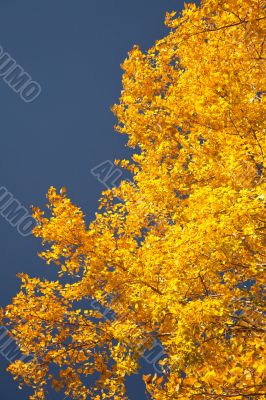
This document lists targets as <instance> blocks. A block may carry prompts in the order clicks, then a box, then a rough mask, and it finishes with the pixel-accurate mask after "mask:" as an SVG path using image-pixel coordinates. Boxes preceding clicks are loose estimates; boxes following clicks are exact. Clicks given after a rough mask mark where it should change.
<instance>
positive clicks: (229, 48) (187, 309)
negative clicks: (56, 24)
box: [3, 0, 266, 400]
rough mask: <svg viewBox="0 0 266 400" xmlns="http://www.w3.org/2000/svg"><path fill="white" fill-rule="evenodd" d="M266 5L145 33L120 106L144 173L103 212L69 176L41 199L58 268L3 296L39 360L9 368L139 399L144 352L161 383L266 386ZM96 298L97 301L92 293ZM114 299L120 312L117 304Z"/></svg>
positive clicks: (203, 11) (90, 391)
mask: <svg viewBox="0 0 266 400" xmlns="http://www.w3.org/2000/svg"><path fill="white" fill-rule="evenodd" d="M265 10H266V4H265V1H263V0H203V1H202V3H201V5H200V6H199V7H197V6H196V5H195V4H188V5H185V8H184V10H183V12H182V13H181V14H180V15H176V13H174V12H173V13H169V14H167V16H166V24H167V26H168V27H169V34H168V35H167V36H166V37H164V38H162V39H161V40H158V41H157V42H156V43H155V45H154V46H153V47H152V48H151V49H150V50H148V51H147V52H145V53H144V52H142V51H141V50H140V49H139V47H134V48H133V49H132V50H131V51H130V53H129V55H128V58H127V59H126V60H125V61H124V63H123V65H122V68H123V70H124V74H123V91H122V93H121V97H120V100H119V103H118V104H117V105H115V106H114V107H113V111H114V113H115V115H116V116H117V119H118V123H117V126H116V129H117V131H118V132H119V133H121V134H124V135H127V136H128V144H129V146H131V147H132V148H133V149H134V150H133V152H134V154H133V156H132V158H130V159H128V160H121V161H117V164H118V165H120V166H121V168H125V169H127V170H128V171H129V173H130V174H131V179H129V180H122V181H121V183H120V184H119V186H118V187H117V188H112V189H110V190H106V191H105V192H104V193H103V196H102V198H101V200H100V206H99V211H98V212H97V214H96V217H95V220H94V221H92V222H91V223H90V224H89V226H86V223H85V221H84V214H83V212H82V211H81V210H80V209H79V208H78V207H77V206H75V205H74V204H72V202H71V201H70V200H69V198H68V197H67V194H66V192H65V190H61V192H60V193H58V192H57V191H56V189H55V188H50V189H49V192H48V195H47V197H48V205H47V210H45V211H42V210H40V209H38V208H34V217H35V218H36V220H37V221H38V225H37V227H36V228H35V230H34V234H35V236H37V237H39V238H41V239H42V241H43V244H44V251H43V252H42V253H41V254H40V256H41V257H42V258H44V259H45V260H46V261H47V263H48V264H50V263H52V264H53V265H54V266H55V268H57V269H58V280H56V281H49V280H41V279H39V278H38V277H33V278H32V277H29V276H27V275H26V274H22V275H21V276H20V277H21V280H22V286H21V290H20V292H19V293H18V294H17V295H16V297H15V298H14V299H13V302H12V304H11V305H9V306H7V307H6V308H5V310H4V311H3V321H5V323H6V324H9V326H10V329H11V330H12V333H13V335H14V336H15V338H16V340H17V342H18V343H19V345H20V349H21V351H22V352H23V353H25V354H28V353H30V354H31V355H32V357H31V358H30V360H28V361H21V360H19V361H16V362H14V363H13V364H11V366H10V367H9V370H10V371H11V373H12V374H13V375H14V376H15V378H16V379H18V381H19V382H20V383H21V384H27V385H30V386H31V387H33V389H34V394H33V395H32V396H31V399H32V400H42V399H44V398H46V397H45V396H46V390H47V387H49V386H52V387H54V388H55V389H56V390H58V391H62V392H63V393H64V394H65V395H67V396H69V397H70V398H73V399H77V400H85V399H92V400H102V399H114V400H122V399H126V398H127V396H126V387H125V380H126V377H127V376H129V375H131V374H135V373H138V371H139V364H140V359H141V357H142V355H143V352H144V351H145V350H147V349H151V348H152V346H153V345H154V343H155V342H156V343H160V344H161V346H162V347H163V349H164V352H165V354H164V355H163V357H162V358H161V360H159V361H158V363H157V365H156V368H155V365H154V368H155V370H154V374H151V375H146V376H144V377H143V379H144V381H145V385H146V389H147V398H150V399H153V400H169V399H180V400H182V399H184V400H187V399H195V400H196V399H206V400H208V399H217V400H218V399H219V400H220V399H224V398H232V399H244V398H246V399H263V398H264V396H265V385H264V381H263V378H264V373H265V369H264V368H265V367H264V364H265V360H264V357H263V349H264V339H265V329H264V324H263V322H264V321H263V319H264V312H263V310H264V304H263V299H264V298H263V282H264V279H263V278H264V276H263V270H264V267H265V265H266V257H265V243H266V241H265V235H266V221H265V196H266V181H265V165H264V154H265V151H266V141H265V132H266V12H265ZM92 301H94V305H95V304H97V306H96V307H95V306H92ZM106 309H108V310H109V311H111V314H110V315H109V316H107V317H106Z"/></svg>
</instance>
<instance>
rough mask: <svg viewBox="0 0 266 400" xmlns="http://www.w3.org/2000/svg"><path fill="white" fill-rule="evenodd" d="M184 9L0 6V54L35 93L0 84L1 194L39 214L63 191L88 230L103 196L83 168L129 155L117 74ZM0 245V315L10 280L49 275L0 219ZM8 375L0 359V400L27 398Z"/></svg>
mask: <svg viewBox="0 0 266 400" xmlns="http://www.w3.org/2000/svg"><path fill="white" fill-rule="evenodd" d="M182 7H183V1H180V0H134V1H128V0H114V1H110V0H98V1H93V0H76V1H73V0H72V1H71V0H46V1H40V0H39V1H38V0H24V1H22V0H0V46H2V48H3V50H4V51H5V52H8V53H9V54H10V56H12V57H13V58H14V59H15V60H16V62H17V64H19V65H21V66H22V67H23V68H24V69H25V71H27V73H29V74H30V75H31V77H32V79H33V80H35V81H37V82H38V83H39V84H40V85H41V87H42V92H41V94H40V96H39V97H38V98H37V99H36V100H35V101H34V102H32V103H25V102H23V101H22V99H21V97H20V96H19V94H17V93H15V92H14V91H13V90H12V89H11V88H10V87H9V86H8V85H7V84H6V83H5V82H4V81H3V79H2V78H1V77H0V104H1V114H0V132H1V141H0V186H5V187H6V188H7V189H8V190H9V191H10V192H11V193H12V194H13V196H14V197H15V198H16V199H18V201H19V202H20V203H21V204H23V205H24V206H25V207H27V208H28V207H29V206H30V205H31V204H34V205H39V206H43V205H44V204H45V202H46V200H45V194H46V192H47V189H48V188H49V186H51V185H52V186H55V187H57V188H60V187H62V186H66V187H67V190H68V195H69V196H70V197H71V199H72V201H73V202H74V203H76V204H78V205H79V206H80V207H81V208H82V210H83V211H84V212H85V213H86V215H87V219H88V220H91V219H92V218H93V217H94V214H95V212H96V210H97V204H98V199H99V197H100V193H101V191H102V190H103V189H104V187H103V185H102V184H101V183H100V182H98V181H97V179H96V178H95V177H94V176H93V175H92V174H91V173H90V170H91V168H93V167H94V166H96V165H97V164H99V163H101V162H103V161H105V160H114V159H115V158H125V157H126V156H127V155H128V154H129V149H128V148H126V147H125V144H126V137H122V136H120V135H119V134H117V133H115V131H114V129H113V125H114V124H115V118H114V117H113V115H112V113H111V111H110V107H111V106H112V105H113V104H114V103H115V102H117V101H118V98H119V95H120V91H121V76H122V71H121V69H120V64H121V62H122V61H123V60H124V59H125V57H126V56H127V52H128V51H129V50H130V49H131V48H132V47H133V45H134V44H139V45H140V47H141V48H142V49H148V48H149V47H150V46H152V44H153V43H154V41H155V40H157V39H160V38H161V37H162V36H164V35H165V34H166V33H167V31H168V30H167V29H166V27H165V26H164V16H165V13H166V11H172V10H180V9H181V8H182ZM0 237H1V241H0V254H1V260H0V262H1V275H0V298H1V299H0V305H1V306H4V305H6V304H8V303H10V302H11V299H12V297H13V296H14V295H15V294H16V292H17V291H18V289H19V283H20V282H19V279H18V278H17V277H16V274H17V273H18V272H26V273H28V274H30V275H37V276H47V277H51V276H53V272H52V268H53V267H52V266H46V265H45V264H44V262H43V261H41V260H40V259H39V258H38V257H37V252H38V251H39V250H40V243H39V241H38V240H37V239H35V238H33V237H32V236H28V237H22V236H21V235H19V233H18V232H17V230H16V228H14V227H12V226H11V225H10V224H9V223H8V222H7V221H6V220H5V219H4V218H3V217H1V216H0ZM7 365H8V363H7V361H6V360H5V359H4V358H3V357H2V356H1V355H0V369H1V371H0V399H1V400H15V399H16V400H26V399H27V398H28V394H29V393H30V391H29V390H27V389H22V390H19V388H18V387H17V384H16V383H15V382H14V381H13V380H12V377H11V376H10V375H9V374H8V373H6V372H5V369H6V367H7ZM144 371H145V366H143V371H141V373H140V374H139V375H138V376H135V377H132V378H130V380H129V383H128V398H129V399H130V400H134V399H137V400H144V399H145V398H146V397H145V395H144V387H143V384H142V382H141V374H142V372H144ZM52 399H53V400H56V399H63V395H62V394H60V395H58V394H54V393H51V396H50V399H49V400H52Z"/></svg>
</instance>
